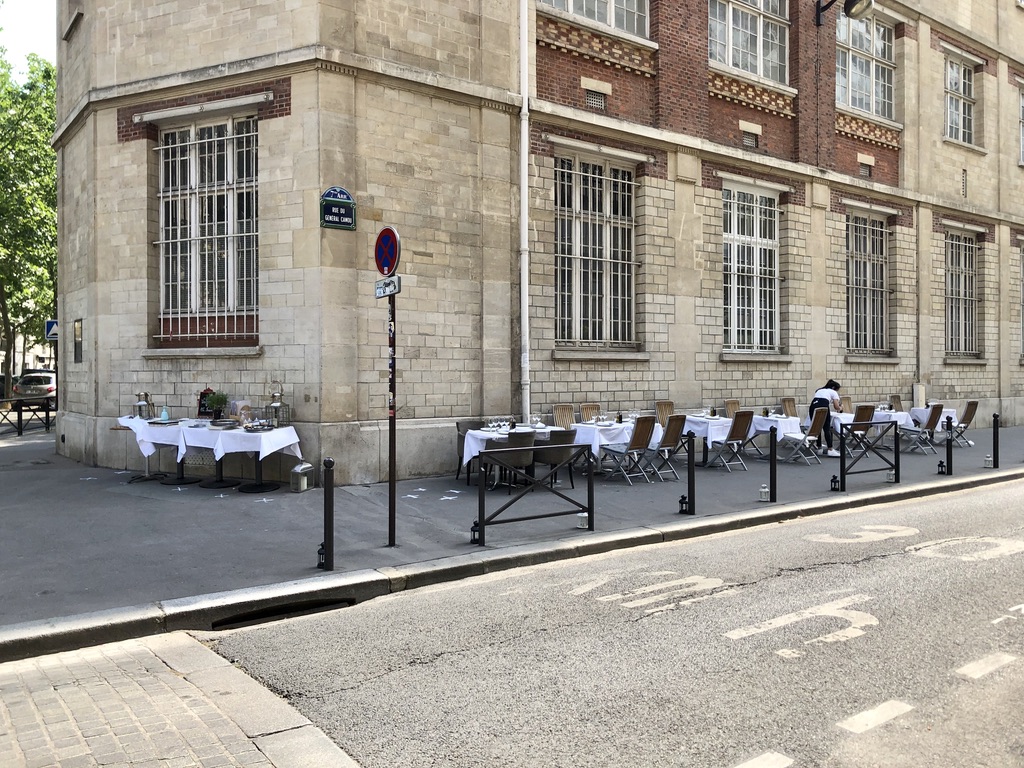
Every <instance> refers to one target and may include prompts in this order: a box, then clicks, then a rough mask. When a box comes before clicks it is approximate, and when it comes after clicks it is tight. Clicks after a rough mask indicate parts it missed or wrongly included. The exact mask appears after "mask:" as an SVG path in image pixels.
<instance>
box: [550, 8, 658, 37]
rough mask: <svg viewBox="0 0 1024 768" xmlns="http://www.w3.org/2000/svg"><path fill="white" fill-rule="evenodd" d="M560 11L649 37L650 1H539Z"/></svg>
mask: <svg viewBox="0 0 1024 768" xmlns="http://www.w3.org/2000/svg"><path fill="white" fill-rule="evenodd" d="M538 1H539V2H540V3H543V4H544V5H550V6H551V7H552V8H557V9H558V10H560V11H565V12H567V13H572V14H574V15H576V16H582V17H584V18H586V19H590V20H591V21H596V22H599V23H601V24H607V25H608V26H609V27H614V28H615V29H620V30H622V31H623V32H628V33H629V34H631V35H636V36H637V37H647V2H648V0H612V2H609V0H538Z"/></svg>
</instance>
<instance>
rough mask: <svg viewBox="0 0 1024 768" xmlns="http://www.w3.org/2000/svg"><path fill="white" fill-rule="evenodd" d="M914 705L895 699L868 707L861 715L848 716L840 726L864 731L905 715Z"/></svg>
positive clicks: (851, 730)
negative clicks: (871, 707)
mask: <svg viewBox="0 0 1024 768" xmlns="http://www.w3.org/2000/svg"><path fill="white" fill-rule="evenodd" d="M912 709H913V707H912V706H910V705H909V704H907V703H906V702H902V701H896V700H895V699H893V700H891V701H887V702H885V703H884V704H879V705H878V706H877V707H875V708H874V709H868V710H866V711H864V712H861V713H860V714H859V715H854V716H853V717H848V718H846V719H845V720H842V721H840V722H839V723H838V725H839V727H840V728H845V729H846V730H848V731H850V732H852V733H864V732H865V731H870V730H871V729H872V728H874V727H876V726H879V725H881V724H882V723H887V722H889V721H890V720H892V719H893V718H894V717H899V716H900V715H905V714H906V713H907V712H909V711H910V710H912Z"/></svg>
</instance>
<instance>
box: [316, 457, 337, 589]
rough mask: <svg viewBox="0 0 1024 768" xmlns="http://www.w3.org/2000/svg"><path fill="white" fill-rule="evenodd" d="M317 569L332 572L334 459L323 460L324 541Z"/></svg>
mask: <svg viewBox="0 0 1024 768" xmlns="http://www.w3.org/2000/svg"><path fill="white" fill-rule="evenodd" d="M317 554H318V555H320V557H319V558H318V562H317V564H316V567H317V568H323V569H324V570H325V571H333V570H334V459H332V458H326V459H324V541H323V543H322V544H321V545H320V551H319V552H318V553H317Z"/></svg>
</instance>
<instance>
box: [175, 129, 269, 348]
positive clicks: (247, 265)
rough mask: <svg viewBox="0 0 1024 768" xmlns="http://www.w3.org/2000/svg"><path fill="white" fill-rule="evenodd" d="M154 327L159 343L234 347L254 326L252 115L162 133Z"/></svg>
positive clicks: (254, 332)
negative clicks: (157, 314)
mask: <svg viewBox="0 0 1024 768" xmlns="http://www.w3.org/2000/svg"><path fill="white" fill-rule="evenodd" d="M157 153H158V155H159V173H160V178H159V185H160V188H159V206H160V238H159V240H158V241H157V246H158V248H159V251H160V284H161V294H160V326H159V332H158V334H157V340H158V341H159V342H160V343H161V344H163V345H165V346H239V345H246V344H252V343H255V342H256V341H257V339H258V331H259V320H258V310H259V266H258V265H259V246H258V240H259V231H258V218H257V209H258V189H257V183H256V182H257V170H258V169H257V158H258V132H257V122H256V118H255V117H254V116H248V117H244V118H238V119H228V120H220V121H218V122H209V123H196V124H193V125H188V126H183V127H177V128H173V129H170V130H165V131H163V132H161V135H160V143H159V146H158V147H157Z"/></svg>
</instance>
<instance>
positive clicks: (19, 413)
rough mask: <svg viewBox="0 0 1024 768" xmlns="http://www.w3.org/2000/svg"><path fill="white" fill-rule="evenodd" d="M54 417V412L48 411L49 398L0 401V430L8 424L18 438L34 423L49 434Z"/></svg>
mask: <svg viewBox="0 0 1024 768" xmlns="http://www.w3.org/2000/svg"><path fill="white" fill-rule="evenodd" d="M54 415H56V411H51V410H50V400H49V398H38V399H28V398H18V399H15V400H0V428H2V427H3V425H4V424H8V425H10V426H12V427H14V431H15V432H16V433H17V434H18V436H19V437H20V436H21V435H23V434H25V429H26V428H28V427H30V426H31V425H32V424H33V423H34V422H35V423H38V424H39V425H40V426H41V427H42V428H43V429H45V430H46V431H47V432H49V431H50V427H52V426H53V421H54V420H53V416H54Z"/></svg>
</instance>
